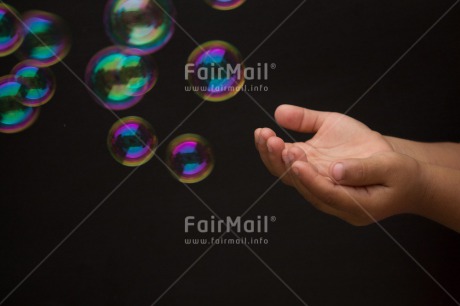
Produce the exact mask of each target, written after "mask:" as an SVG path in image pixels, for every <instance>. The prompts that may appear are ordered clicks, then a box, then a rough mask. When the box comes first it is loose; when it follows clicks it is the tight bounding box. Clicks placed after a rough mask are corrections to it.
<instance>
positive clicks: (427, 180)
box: [412, 162, 436, 218]
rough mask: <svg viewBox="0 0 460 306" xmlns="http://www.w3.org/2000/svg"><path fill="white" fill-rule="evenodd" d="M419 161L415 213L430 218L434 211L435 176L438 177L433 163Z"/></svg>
mask: <svg viewBox="0 0 460 306" xmlns="http://www.w3.org/2000/svg"><path fill="white" fill-rule="evenodd" d="M418 163H419V175H418V178H417V185H418V187H417V190H418V196H417V197H416V198H417V202H416V203H415V204H414V205H413V211H412V213H413V214H416V215H419V216H422V217H425V218H429V217H430V216H431V215H432V214H433V212H432V211H431V209H432V201H433V198H434V189H435V188H434V184H436V182H433V178H434V177H436V175H435V173H434V172H435V169H434V167H433V165H431V164H429V163H425V162H418Z"/></svg>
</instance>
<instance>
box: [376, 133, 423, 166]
mask: <svg viewBox="0 0 460 306" xmlns="http://www.w3.org/2000/svg"><path fill="white" fill-rule="evenodd" d="M383 137H384V139H385V140H386V141H387V142H388V143H389V144H390V146H391V148H392V149H393V151H394V152H396V153H399V154H404V155H407V156H410V157H412V158H414V159H416V160H418V161H421V162H429V161H428V158H427V156H426V153H425V152H424V151H423V150H421V148H420V147H419V146H418V145H417V143H416V142H414V141H411V140H406V139H401V138H397V137H392V136H383Z"/></svg>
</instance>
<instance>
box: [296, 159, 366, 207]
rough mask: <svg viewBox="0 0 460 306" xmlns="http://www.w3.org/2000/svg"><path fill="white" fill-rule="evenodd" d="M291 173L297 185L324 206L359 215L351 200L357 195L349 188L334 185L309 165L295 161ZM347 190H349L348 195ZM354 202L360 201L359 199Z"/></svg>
mask: <svg viewBox="0 0 460 306" xmlns="http://www.w3.org/2000/svg"><path fill="white" fill-rule="evenodd" d="M292 172H293V176H294V177H296V179H297V180H298V181H299V183H300V184H302V185H303V186H304V187H305V188H306V189H308V190H309V191H310V192H311V193H312V194H313V195H314V196H315V197H316V198H318V199H319V200H320V201H321V202H323V203H324V204H326V205H328V206H331V207H332V208H335V209H338V210H341V211H346V212H348V213H352V214H354V213H361V211H360V210H359V209H358V208H359V207H358V206H357V205H356V203H355V202H354V200H353V199H355V198H356V197H358V196H359V194H356V193H355V192H353V191H352V190H351V188H350V187H346V186H341V185H336V184H334V182H332V180H331V179H329V178H328V177H324V176H322V175H320V174H319V173H318V171H317V170H316V169H315V168H314V167H313V166H312V165H311V164H310V163H306V162H303V161H295V162H294V163H293V164H292ZM347 188H350V190H348V191H350V192H349V193H348V194H347ZM350 194H351V195H350ZM351 196H353V198H352V197H351ZM356 201H362V199H361V197H359V198H357V199H356Z"/></svg>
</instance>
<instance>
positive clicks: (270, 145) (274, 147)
mask: <svg viewBox="0 0 460 306" xmlns="http://www.w3.org/2000/svg"><path fill="white" fill-rule="evenodd" d="M267 149H268V151H269V152H270V153H278V154H279V153H280V152H281V150H283V149H284V141H283V140H282V139H281V138H279V137H276V136H272V137H270V138H268V139H267Z"/></svg>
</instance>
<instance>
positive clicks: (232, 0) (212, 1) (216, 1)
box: [205, 0, 246, 11]
mask: <svg viewBox="0 0 460 306" xmlns="http://www.w3.org/2000/svg"><path fill="white" fill-rule="evenodd" d="M205 1H206V3H208V4H209V5H210V6H212V7H213V8H215V9H216V10H221V11H228V10H233V9H236V8H237V7H239V6H241V5H242V4H243V3H244V2H245V1H246V0H205Z"/></svg>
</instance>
